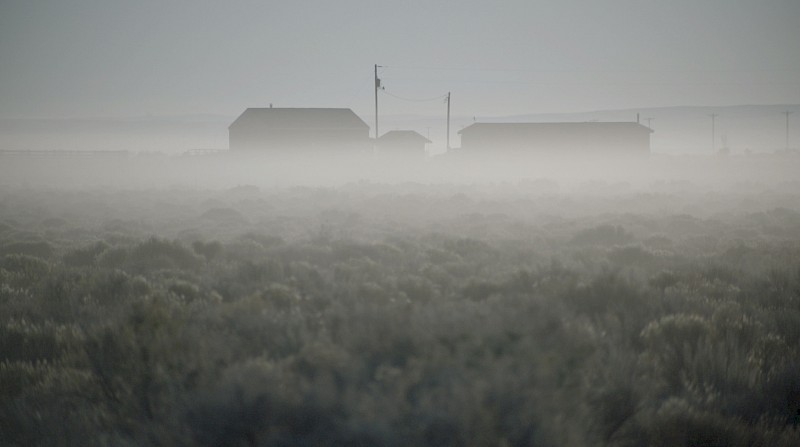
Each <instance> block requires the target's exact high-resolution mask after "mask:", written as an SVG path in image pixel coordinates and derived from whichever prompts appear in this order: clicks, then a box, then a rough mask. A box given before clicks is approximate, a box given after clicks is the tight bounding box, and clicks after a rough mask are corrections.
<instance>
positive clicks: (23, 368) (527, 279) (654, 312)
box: [0, 180, 800, 447]
mask: <svg viewBox="0 0 800 447" xmlns="http://www.w3.org/2000/svg"><path fill="white" fill-rule="evenodd" d="M798 350H800V186H798V184H797V183H785V184H780V185H775V186H772V187H758V186H754V185H740V186H739V187H737V188H733V187H732V188H726V189H725V190H714V189H707V188H693V187H692V185H686V184H671V183H662V184H655V185H650V186H649V187H647V188H629V187H627V186H626V185H624V184H622V185H620V184H606V183H602V182H600V183H591V184H585V185H582V186H576V187H574V188H572V187H571V188H570V189H565V188H564V187H563V186H562V185H559V184H558V183H556V182H552V181H547V180H537V181H527V182H516V183H512V184H504V185H503V184H493V185H492V184H487V185H484V186H447V185H440V186H422V185H415V184H407V185H395V186H385V185H380V184H373V183H360V184H359V183H355V184H349V185H345V186H338V187H327V188H301V187H293V188H289V187H287V188H263V189H259V188H255V187H237V188H232V189H223V190H220V189H216V190H206V191H202V190H184V189H175V188H173V189H169V188H163V189H157V190H124V189H119V190H109V189H106V190H98V189H80V190H72V191H63V190H61V191H59V190H54V189H53V190H49V189H44V188H38V189H37V188H21V187H4V188H2V189H0V444H3V445H10V446H29V445H48V446H56V445H87V446H92V445H109V446H112V445H113V446H125V445H131V446H132V445H137V446H138V445H145V446H146V445H165V446H166V445H170V446H172V445H187V446H188V445H200V446H312V445H313V446H325V445H331V446H333V445H336V446H343V445H351V446H355V445H363V446H461V445H463V446H642V445H648V446H787V447H788V446H797V445H800V428H798V424H800V353H799V352H798Z"/></svg>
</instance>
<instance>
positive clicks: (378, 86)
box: [375, 64, 381, 144]
mask: <svg viewBox="0 0 800 447" xmlns="http://www.w3.org/2000/svg"><path fill="white" fill-rule="evenodd" d="M378 67H380V65H378V64H375V144H378V89H379V88H381V80H380V79H378Z"/></svg>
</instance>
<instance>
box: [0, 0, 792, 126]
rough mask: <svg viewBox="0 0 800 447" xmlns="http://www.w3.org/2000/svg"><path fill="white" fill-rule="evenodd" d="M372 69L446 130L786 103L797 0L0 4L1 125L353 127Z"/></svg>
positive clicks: (386, 106) (392, 102)
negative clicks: (210, 120) (97, 122)
mask: <svg viewBox="0 0 800 447" xmlns="http://www.w3.org/2000/svg"><path fill="white" fill-rule="evenodd" d="M375 63H378V64H381V65H385V66H386V68H383V69H381V77H382V78H383V81H384V85H385V86H386V90H387V92H388V93H392V94H394V95H398V96H405V97H409V98H429V97H434V96H438V95H441V94H444V93H446V92H447V91H452V92H453V93H452V94H453V113H454V114H460V115H476V116H489V115H505V114H519V113H535V112H568V111H585V110H597V109H608V108H629V107H631V108H634V107H650V106H667V105H729V104H780V103H784V104H785V103H800V1H798V0H669V1H667V0H660V1H648V0H638V1H633V0H631V1H623V0H585V1H575V0H561V1H533V0H527V1H497V2H495V1H487V0H461V1H435V0H427V1H416V0H413V1H392V2H388V1H381V0H371V1H360V0H337V1H333V0H327V1H304V0H297V1H289V0H284V1H280V2H276V1H242V0H236V1H225V2H222V1H186V0H161V1H150V0H137V1H121V0H117V1H109V0H37V1H28V0H20V1H18V0H2V1H0V117H2V118H10V117H97V116H141V115H145V114H152V115H155V116H165V115H179V114H196V113H213V114H223V115H236V114H238V113H239V112H240V111H241V110H243V109H244V108H245V107H258V106H266V105H268V104H269V103H274V104H275V105H276V106H281V107H312V106H317V107H351V108H353V109H354V110H355V111H356V112H357V113H359V114H361V115H362V117H364V118H365V119H366V118H368V117H371V113H372V107H373V91H372V69H373V64H375ZM381 104H382V108H383V110H384V111H385V112H386V113H424V114H430V113H439V111H440V110H443V109H442V108H443V104H442V101H441V100H437V101H429V102H404V101H400V100H398V99H395V98H392V97H390V96H388V95H382V97H381ZM368 121H369V120H368Z"/></svg>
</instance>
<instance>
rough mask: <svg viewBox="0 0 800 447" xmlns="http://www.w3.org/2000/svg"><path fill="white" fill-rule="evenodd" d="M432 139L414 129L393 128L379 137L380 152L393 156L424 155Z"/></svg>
mask: <svg viewBox="0 0 800 447" xmlns="http://www.w3.org/2000/svg"><path fill="white" fill-rule="evenodd" d="M430 143H431V140H429V139H427V138H425V137H423V136H422V135H420V134H419V133H417V132H414V131H413V130H392V131H389V132H386V133H385V134H383V135H381V136H380V138H378V152H379V153H380V154H385V155H392V156H412V157H424V156H425V145H426V144H430Z"/></svg>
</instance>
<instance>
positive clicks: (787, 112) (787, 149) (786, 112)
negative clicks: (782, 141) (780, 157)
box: [783, 110, 792, 152]
mask: <svg viewBox="0 0 800 447" xmlns="http://www.w3.org/2000/svg"><path fill="white" fill-rule="evenodd" d="M783 114H784V115H786V151H787V152H788V151H789V115H791V114H792V112H790V111H788V110H787V111H785V112H783Z"/></svg>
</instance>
